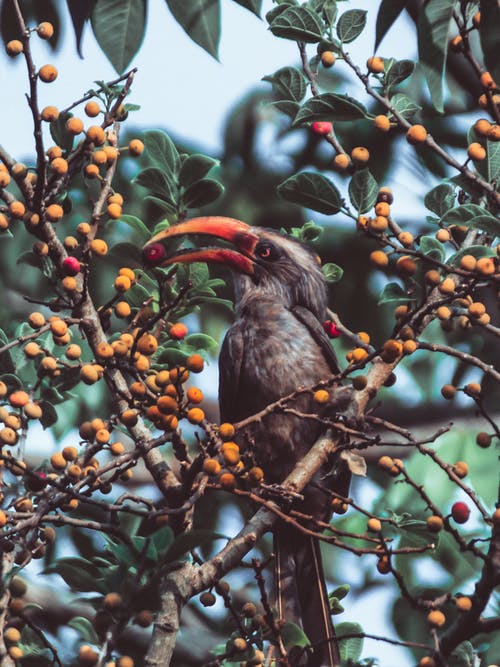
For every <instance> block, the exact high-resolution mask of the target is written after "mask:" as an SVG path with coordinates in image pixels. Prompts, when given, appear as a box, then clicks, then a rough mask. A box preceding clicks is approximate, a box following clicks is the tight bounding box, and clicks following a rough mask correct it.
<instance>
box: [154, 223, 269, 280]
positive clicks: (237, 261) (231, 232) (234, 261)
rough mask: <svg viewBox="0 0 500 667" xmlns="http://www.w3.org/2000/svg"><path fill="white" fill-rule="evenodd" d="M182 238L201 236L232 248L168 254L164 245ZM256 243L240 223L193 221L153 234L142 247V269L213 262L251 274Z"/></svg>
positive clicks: (247, 229) (246, 228)
mask: <svg viewBox="0 0 500 667" xmlns="http://www.w3.org/2000/svg"><path fill="white" fill-rule="evenodd" d="M184 234H189V235H191V234H202V235H205V236H214V237H216V238H218V239H220V240H222V241H229V242H230V243H231V244H232V245H233V246H234V249H232V248H225V247H224V248H186V249H181V250H178V251H176V252H173V253H172V254H170V255H169V254H168V253H167V250H166V248H165V245H164V244H165V243H166V242H167V243H168V241H169V240H170V239H171V238H174V237H176V236H181V235H184ZM258 241H259V237H258V236H257V234H255V233H254V232H252V231H251V228H250V226H249V225H247V224H246V223H244V222H241V221H240V220H235V219H233V218H225V217H222V216H208V217H203V218H193V219H192V220H187V221H186V222H181V223H180V224H178V225H173V226H172V227H169V228H168V229H165V230H164V231H162V232H160V233H159V234H156V236H153V238H152V239H151V240H150V241H149V243H147V244H146V245H145V246H144V249H143V251H142V256H143V261H144V264H146V266H151V267H152V266H168V265H170V264H175V263H177V262H182V263H191V262H212V263H213V262H215V263H217V264H224V265H226V266H228V267H229V268H232V269H234V270H236V271H238V272H240V273H247V274H249V275H252V274H253V272H254V260H255V256H254V254H253V253H254V250H255V246H256V245H257V243H258Z"/></svg>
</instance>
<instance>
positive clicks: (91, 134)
mask: <svg viewBox="0 0 500 667" xmlns="http://www.w3.org/2000/svg"><path fill="white" fill-rule="evenodd" d="M85 135H86V137H87V139H88V141H90V142H92V143H93V144H95V145H96V146H102V145H103V143H104V142H105V141H106V134H105V132H104V130H103V129H102V127H101V126H100V125H91V126H90V127H89V129H88V130H87V131H86V133H85Z"/></svg>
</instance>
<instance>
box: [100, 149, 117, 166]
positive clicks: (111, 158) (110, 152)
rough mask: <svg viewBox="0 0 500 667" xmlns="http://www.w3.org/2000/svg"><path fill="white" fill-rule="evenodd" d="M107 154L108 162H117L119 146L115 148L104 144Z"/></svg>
mask: <svg viewBox="0 0 500 667" xmlns="http://www.w3.org/2000/svg"><path fill="white" fill-rule="evenodd" d="M102 150H103V151H104V152H105V154H106V161H107V162H108V164H112V163H113V162H116V160H117V159H118V155H119V153H118V148H115V147H114V146H104V148H103V149H102Z"/></svg>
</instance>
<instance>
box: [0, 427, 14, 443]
mask: <svg viewBox="0 0 500 667" xmlns="http://www.w3.org/2000/svg"><path fill="white" fill-rule="evenodd" d="M17 440H18V435H17V433H16V432H15V430H14V429H13V428H11V427H10V426H6V427H5V428H3V429H1V430H0V442H2V443H3V444H4V445H11V446H12V445H15V444H16V443H17Z"/></svg>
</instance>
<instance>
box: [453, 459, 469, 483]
mask: <svg viewBox="0 0 500 667" xmlns="http://www.w3.org/2000/svg"><path fill="white" fill-rule="evenodd" d="M452 469H453V472H454V473H455V475H456V476H457V477H458V478H459V479H463V478H464V477H467V475H468V473H469V466H468V465H467V463H466V462H465V461H457V462H456V463H454V464H453V466H452Z"/></svg>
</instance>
